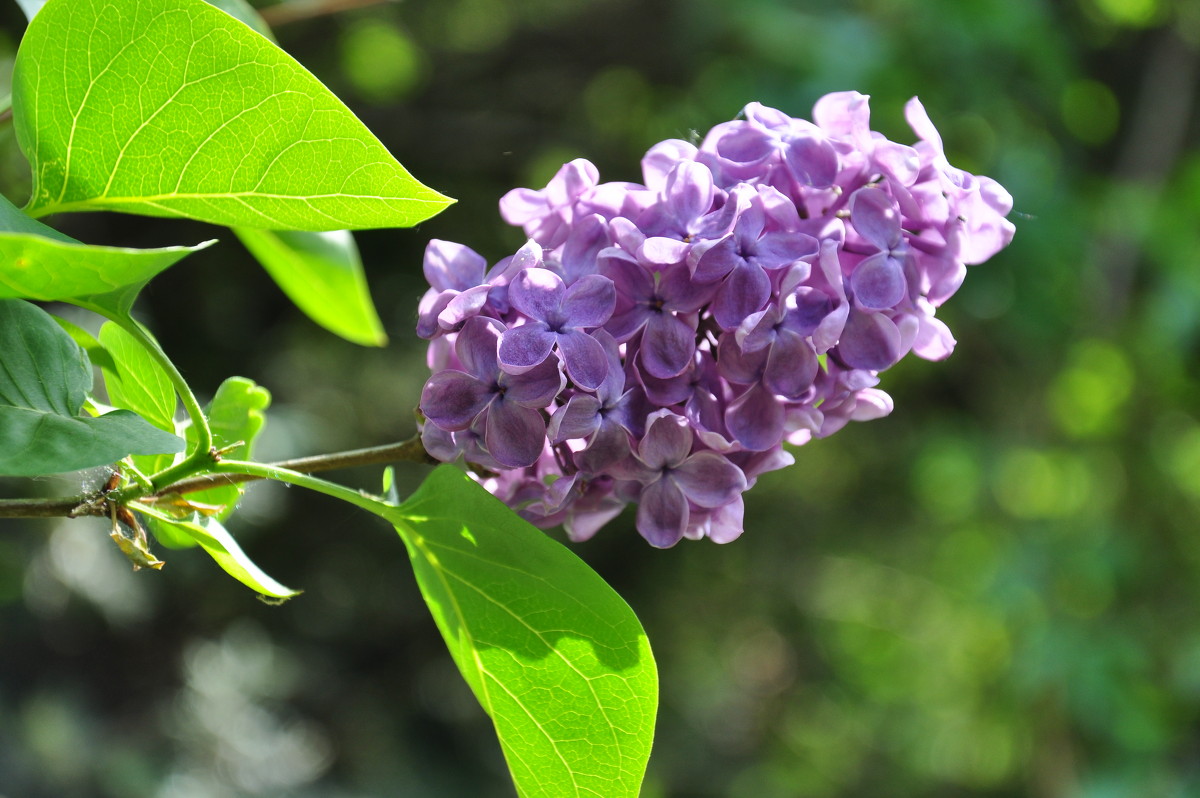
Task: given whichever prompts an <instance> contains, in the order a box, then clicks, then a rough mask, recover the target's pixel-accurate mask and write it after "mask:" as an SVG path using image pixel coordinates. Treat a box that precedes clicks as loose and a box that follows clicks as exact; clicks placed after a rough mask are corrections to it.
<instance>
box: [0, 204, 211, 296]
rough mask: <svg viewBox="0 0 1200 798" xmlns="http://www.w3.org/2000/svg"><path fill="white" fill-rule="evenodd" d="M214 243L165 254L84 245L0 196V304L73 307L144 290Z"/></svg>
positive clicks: (173, 249) (163, 250)
mask: <svg viewBox="0 0 1200 798" xmlns="http://www.w3.org/2000/svg"><path fill="white" fill-rule="evenodd" d="M212 243H213V241H205V242H203V243H201V244H197V245H196V246H194V247H163V248H161V249H130V248H128V247H99V246H91V245H88V244H81V243H79V242H78V241H76V240H74V239H73V238H70V237H69V236H66V235H63V234H62V233H60V232H58V231H57V230H55V229H54V228H52V227H47V226H46V225H44V224H42V223H41V222H39V221H37V220H36V219H30V218H29V217H28V216H26V215H25V214H23V213H21V211H19V210H17V209H16V208H15V207H13V204H12V203H11V202H9V201H8V200H7V199H5V198H4V197H0V299H4V298H13V299H36V300H39V301H42V302H54V301H63V302H74V300H76V299H77V298H79V297H85V296H90V295H93V294H107V293H109V292H111V291H114V290H117V289H119V288H122V287H125V286H137V287H138V289H139V290H140V288H141V286H143V285H145V284H146V282H147V281H149V280H150V278H151V277H153V276H154V275H156V274H158V273H159V272H161V271H162V270H164V269H166V268H167V267H168V266H171V265H173V264H174V263H176V262H177V261H179V260H180V259H181V258H183V257H184V256H185V255H188V254H189V253H192V252H195V251H197V250H200V249H204V248H205V247H207V246H209V245H210V244H212ZM76 304H79V303H76Z"/></svg>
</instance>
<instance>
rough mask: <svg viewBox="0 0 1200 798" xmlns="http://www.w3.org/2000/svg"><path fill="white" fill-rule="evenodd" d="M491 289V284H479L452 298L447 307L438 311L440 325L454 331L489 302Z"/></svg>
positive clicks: (477, 313)
mask: <svg viewBox="0 0 1200 798" xmlns="http://www.w3.org/2000/svg"><path fill="white" fill-rule="evenodd" d="M491 290H492V289H491V286H487V285H477V286H475V287H474V288H468V289H467V290H466V291H463V292H462V293H460V294H458V295H457V296H455V297H453V298H451V300H450V301H449V302H448V303H446V307H445V308H443V309H442V310H441V311H440V312H439V313H438V316H437V322H438V326H439V327H441V328H442V329H443V330H447V331H451V332H452V331H454V330H456V329H458V328H459V327H460V326H462V324H463V322H465V321H466V320H467V319H469V318H472V317H474V316H478V315H479V312H480V311H481V310H483V306H484V305H486V304H487V299H488V293H489V292H490V291H491Z"/></svg>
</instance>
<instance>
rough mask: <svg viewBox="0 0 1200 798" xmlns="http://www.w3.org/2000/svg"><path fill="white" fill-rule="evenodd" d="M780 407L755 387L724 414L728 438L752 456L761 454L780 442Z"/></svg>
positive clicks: (760, 385) (781, 436)
mask: <svg viewBox="0 0 1200 798" xmlns="http://www.w3.org/2000/svg"><path fill="white" fill-rule="evenodd" d="M783 410H784V408H783V403H782V402H780V401H779V400H778V399H776V398H775V397H774V396H773V395H772V394H771V392H770V391H768V390H767V389H765V388H764V387H763V386H762V383H756V384H755V385H753V386H752V387H751V388H750V390H748V391H746V392H745V393H744V394H742V395H741V396H739V397H738V398H737V399H735V400H734V401H733V402H732V403H731V404H730V405H729V407H728V408H726V410H725V426H726V427H727V428H728V429H729V434H730V435H732V436H733V437H734V439H735V440H737V442H738V443H740V444H741V445H742V446H744V447H746V448H747V449H749V450H750V451H752V452H762V451H766V450H767V449H770V448H771V447H772V446H775V445H777V444H778V443H779V442H780V441H782V440H783V422H784V412H783Z"/></svg>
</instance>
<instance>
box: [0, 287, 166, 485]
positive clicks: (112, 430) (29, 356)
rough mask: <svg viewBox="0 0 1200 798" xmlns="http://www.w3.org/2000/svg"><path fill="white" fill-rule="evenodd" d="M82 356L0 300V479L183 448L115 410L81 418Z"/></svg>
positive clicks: (33, 315) (42, 322)
mask: <svg viewBox="0 0 1200 798" xmlns="http://www.w3.org/2000/svg"><path fill="white" fill-rule="evenodd" d="M91 384H92V370H91V366H90V365H89V364H88V361H87V356H86V355H85V354H84V353H83V351H82V350H81V349H80V348H79V346H78V345H77V344H76V343H75V342H74V341H73V340H72V339H71V336H70V335H68V334H67V333H66V332H65V331H64V330H63V329H62V328H61V327H59V326H58V324H56V323H55V322H54V320H53V319H52V318H50V315H49V314H48V313H46V312H45V311H43V310H42V309H41V308H39V307H37V306H36V305H31V304H29V303H28V302H22V301H20V300H15V299H0V474H3V475H6V476H37V475H39V474H56V473H60V472H63V471H75V470H78V469H81V468H90V467H92V466H98V465H104V464H106V463H112V462H115V461H117V460H120V459H121V458H122V457H125V456H126V455H128V454H131V453H137V454H158V453H166V452H178V451H182V450H183V440H182V439H180V438H178V437H176V436H175V435H171V434H170V433H168V432H164V431H163V430H160V429H158V428H156V427H154V426H152V425H150V424H149V423H147V422H146V421H145V420H144V419H142V418H141V417H140V416H137V415H135V414H134V413H131V412H129V411H127V410H117V411H114V412H112V413H106V414H104V415H102V416H99V417H97V418H92V417H81V416H80V415H79V413H80V409H81V408H82V406H83V403H84V399H85V398H86V397H87V391H88V389H89V388H90V387H91Z"/></svg>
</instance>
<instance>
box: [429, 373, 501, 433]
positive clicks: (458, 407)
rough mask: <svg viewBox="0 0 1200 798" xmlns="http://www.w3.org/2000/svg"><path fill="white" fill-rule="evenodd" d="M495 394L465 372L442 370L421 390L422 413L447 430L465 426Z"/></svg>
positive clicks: (485, 384) (468, 424) (490, 388)
mask: <svg viewBox="0 0 1200 798" xmlns="http://www.w3.org/2000/svg"><path fill="white" fill-rule="evenodd" d="M494 396H495V393H494V392H493V391H492V386H491V385H490V384H487V383H484V382H480V381H479V380H477V379H475V378H474V377H472V376H471V375H470V374H466V373H464V372H462V371H439V372H438V373H437V374H434V375H433V376H432V377H430V378H429V379H428V380H427V381H426V383H425V387H424V388H422V389H421V412H422V413H423V414H424V415H425V418H427V419H429V420H430V421H432V422H433V423H434V424H437V425H438V426H439V427H441V428H442V429H445V430H460V429H466V428H467V427H469V426H470V425H471V422H472V421H474V420H475V417H476V416H477V415H479V413H480V411H482V410H483V409H484V408H485V407H487V406H488V403H489V402H491V401H492V398H493V397H494Z"/></svg>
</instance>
